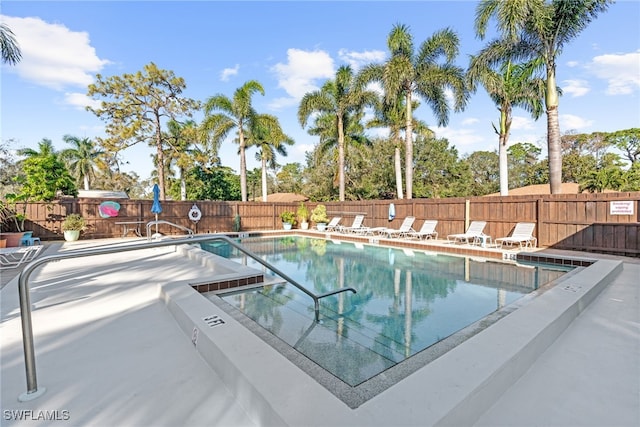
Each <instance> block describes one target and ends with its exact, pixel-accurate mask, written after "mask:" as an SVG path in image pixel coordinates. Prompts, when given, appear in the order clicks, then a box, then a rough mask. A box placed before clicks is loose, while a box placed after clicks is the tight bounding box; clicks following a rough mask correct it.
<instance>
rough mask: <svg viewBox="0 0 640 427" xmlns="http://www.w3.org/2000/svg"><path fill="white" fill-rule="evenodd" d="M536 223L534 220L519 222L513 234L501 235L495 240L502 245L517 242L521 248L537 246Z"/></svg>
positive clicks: (510, 244)
mask: <svg viewBox="0 0 640 427" xmlns="http://www.w3.org/2000/svg"><path fill="white" fill-rule="evenodd" d="M535 227H536V224H535V223H533V222H519V223H517V224H516V226H515V227H514V228H513V232H512V233H511V236H508V237H500V238H498V239H496V240H495V242H496V243H498V244H500V246H501V247H502V246H504V245H507V246H514V245H515V244H516V243H517V244H519V245H520V248H522V247H523V246H524V247H532V248H534V247H536V245H537V243H538V239H536V238H535V237H533V229H534V228H535Z"/></svg>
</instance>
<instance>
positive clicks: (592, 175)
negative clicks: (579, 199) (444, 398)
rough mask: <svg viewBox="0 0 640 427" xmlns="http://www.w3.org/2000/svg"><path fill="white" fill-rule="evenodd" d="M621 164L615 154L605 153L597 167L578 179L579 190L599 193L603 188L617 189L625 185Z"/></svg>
mask: <svg viewBox="0 0 640 427" xmlns="http://www.w3.org/2000/svg"><path fill="white" fill-rule="evenodd" d="M621 166H622V163H621V162H620V158H619V157H618V155H617V154H613V153H607V154H605V155H604V156H603V157H602V159H601V160H600V161H599V162H598V165H597V168H596V169H595V170H590V171H588V172H587V173H586V174H585V176H584V177H583V179H582V180H581V181H580V191H585V190H586V191H588V192H590V193H601V192H603V191H604V190H619V189H620V188H622V187H623V186H624V185H625V173H624V171H623V170H622V167H621Z"/></svg>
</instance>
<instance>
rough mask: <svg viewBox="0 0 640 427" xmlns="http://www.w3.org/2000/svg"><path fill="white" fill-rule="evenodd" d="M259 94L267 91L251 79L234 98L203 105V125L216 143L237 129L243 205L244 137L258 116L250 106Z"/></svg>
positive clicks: (213, 99)
mask: <svg viewBox="0 0 640 427" xmlns="http://www.w3.org/2000/svg"><path fill="white" fill-rule="evenodd" d="M256 92H259V93H260V94H262V95H264V88H263V87H262V85H261V84H260V83H259V82H258V81H256V80H250V81H248V82H246V83H245V84H244V85H242V86H241V87H239V88H238V89H236V91H235V93H234V94H233V99H229V97H227V96H225V95H221V94H218V95H214V96H212V97H211V98H209V99H208V100H207V102H206V103H205V105H204V111H205V118H204V120H203V123H202V125H203V127H204V129H206V130H207V131H208V132H209V133H211V135H212V137H213V140H214V141H221V140H223V139H225V138H226V137H227V135H228V134H229V132H231V131H232V130H234V129H236V131H237V135H238V138H237V139H235V141H237V142H238V144H239V146H240V147H239V150H238V151H239V154H240V193H241V196H242V201H243V202H246V201H247V159H246V155H245V150H246V148H247V145H246V141H245V135H246V133H247V130H248V128H249V127H250V126H251V122H252V121H253V120H254V119H255V116H256V114H257V113H256V111H255V110H254V108H253V106H252V105H251V97H252V95H253V94H254V93H256ZM214 111H219V113H217V114H212V113H213V112H214Z"/></svg>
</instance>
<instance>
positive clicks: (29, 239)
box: [20, 231, 42, 246]
mask: <svg viewBox="0 0 640 427" xmlns="http://www.w3.org/2000/svg"><path fill="white" fill-rule="evenodd" d="M36 242H38V244H39V245H40V244H42V243H41V242H40V238H39V237H33V231H25V232H24V234H23V235H22V239H20V246H33V245H35V244H36Z"/></svg>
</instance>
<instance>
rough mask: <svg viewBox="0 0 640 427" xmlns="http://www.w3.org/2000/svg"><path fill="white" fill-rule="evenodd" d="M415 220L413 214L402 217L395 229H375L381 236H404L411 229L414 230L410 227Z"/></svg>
mask: <svg viewBox="0 0 640 427" xmlns="http://www.w3.org/2000/svg"><path fill="white" fill-rule="evenodd" d="M414 222H416V217H415V216H408V217H406V218H405V219H404V221H402V224H400V228H398V229H395V228H382V229H377V231H378V234H380V235H381V236H386V237H388V238H392V237H405V236H406V235H407V233H409V232H411V231H415V230H414V229H413V228H412V227H413V223H414Z"/></svg>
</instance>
